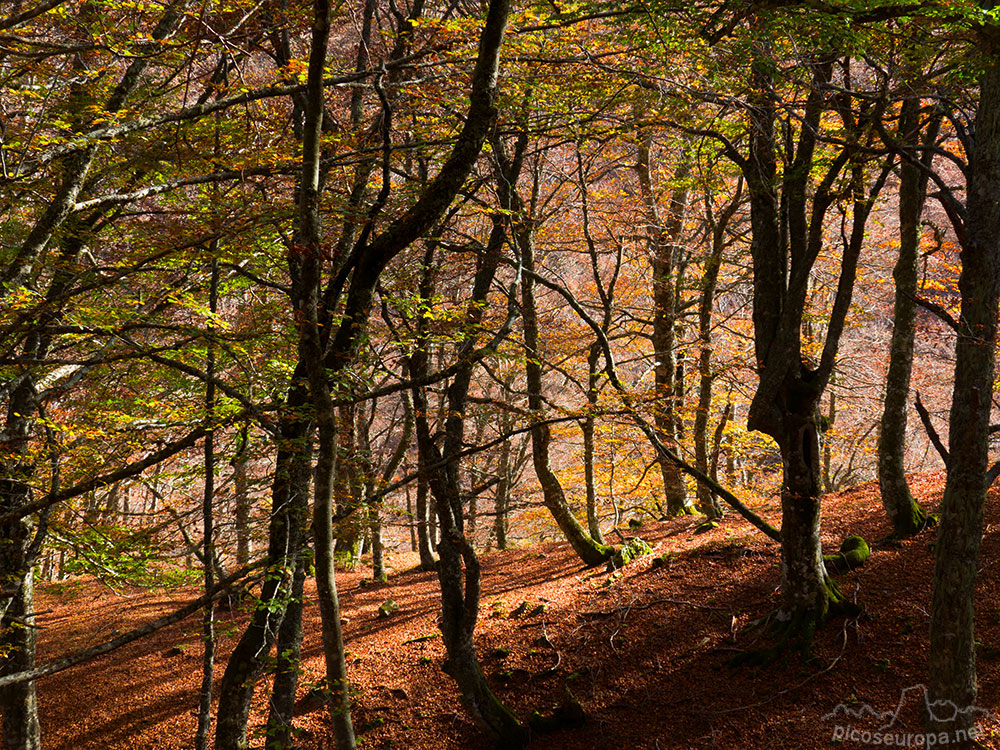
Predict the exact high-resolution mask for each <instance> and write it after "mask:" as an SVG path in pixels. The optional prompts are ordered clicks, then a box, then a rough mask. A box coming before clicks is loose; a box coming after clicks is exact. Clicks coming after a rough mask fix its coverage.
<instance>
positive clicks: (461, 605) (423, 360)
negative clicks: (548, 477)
mask: <svg viewBox="0 0 1000 750" xmlns="http://www.w3.org/2000/svg"><path fill="white" fill-rule="evenodd" d="M501 158H502V157H501ZM514 179H516V175H514ZM505 238H506V233H505V232H504V222H503V219H502V217H501V216H499V215H497V216H495V217H494V218H493V230H492V231H491V233H490V239H489V242H488V244H487V247H486V251H485V253H484V254H483V257H481V258H480V259H479V261H478V263H477V269H476V276H475V280H474V283H473V293H472V296H471V299H470V302H469V304H468V307H467V312H466V319H465V321H464V322H465V325H464V326H463V328H464V330H466V331H469V332H470V333H468V334H467V338H466V340H465V341H464V342H462V345H461V346H460V347H459V351H460V352H464V351H470V350H471V349H472V346H473V345H474V344H475V339H474V337H475V335H476V333H475V332H476V331H477V329H478V328H479V327H480V324H481V321H482V317H483V315H484V311H485V307H486V301H487V294H488V292H489V289H490V286H491V284H492V281H493V278H494V276H495V274H496V269H497V266H498V265H499V261H500V254H501V252H502V249H503V247H504V244H505ZM432 252H433V249H432V248H430V249H428V251H427V255H426V256H425V268H426V269H427V271H426V272H425V275H424V279H423V280H422V282H421V297H423V298H424V299H429V296H430V291H431V290H432V289H433V282H432V278H431V276H430V273H429V269H430V267H431V261H432V258H431V253H432ZM427 361H428V354H427V351H426V348H425V347H417V348H416V350H415V351H414V354H413V355H412V356H411V358H410V373H411V375H412V376H413V378H414V379H420V378H422V377H426V375H427V369H428V368H427ZM474 367H475V362H474V361H472V360H469V359H466V360H465V361H463V362H461V363H460V366H459V367H458V368H457V370H456V373H455V376H454V379H453V380H452V382H451V384H450V385H449V387H448V390H447V415H448V416H447V419H446V420H445V425H444V443H443V447H442V448H438V446H437V445H436V444H435V442H434V437H433V436H432V435H431V431H430V426H429V421H428V419H427V413H428V403H427V395H426V390H425V389H424V388H423V387H421V386H417V385H414V387H413V389H412V393H413V406H414V414H415V417H416V434H417V448H418V450H419V452H420V457H421V461H422V463H423V465H424V466H425V467H427V481H428V485H429V487H430V491H431V495H432V497H433V499H434V508H435V511H436V515H437V518H438V522H439V524H440V527H441V542H440V544H439V545H438V553H439V555H440V560H439V561H438V568H437V570H438V580H439V581H440V583H441V635H442V637H443V641H444V645H445V649H446V650H447V653H448V660H447V662H446V664H445V666H444V669H445V671H446V672H447V673H448V674H449V675H451V677H452V678H453V679H454V680H455V683H456V685H457V686H458V689H459V694H460V699H461V701H462V705H463V706H464V707H465V709H466V710H467V711H468V712H469V715H470V716H471V717H472V719H473V721H475V722H476V724H477V725H478V726H479V728H480V729H481V730H482V731H483V732H484V733H485V734H486V735H487V737H489V738H490V740H491V741H493V742H494V743H495V744H496V745H497V747H502V748H521V747H523V746H524V745H525V744H526V743H527V741H528V731H527V730H526V729H525V727H524V726H523V725H522V724H521V723H520V722H519V721H518V720H517V717H515V716H514V714H512V713H511V712H510V711H509V710H508V709H507V708H506V707H505V706H504V705H503V704H502V703H501V702H500V701H499V700H498V699H497V697H496V696H495V695H494V694H493V691H492V690H490V687H489V684H488V683H487V681H486V677H485V675H484V674H483V671H482V668H481V666H480V664H479V657H478V656H477V654H476V647H475V642H474V640H473V634H474V632H475V627H476V620H477V619H478V616H479V600H480V565H479V559H478V557H477V556H476V552H475V549H473V547H472V544H471V543H470V542H469V540H468V537H467V536H466V533H465V514H464V508H463V503H462V490H461V471H460V468H461V467H460V465H459V462H460V459H459V454H460V453H461V451H462V449H463V448H464V437H465V420H466V419H467V417H466V409H467V401H468V392H469V386H470V383H471V380H472V374H473V369H474ZM432 467H433V468H432Z"/></svg>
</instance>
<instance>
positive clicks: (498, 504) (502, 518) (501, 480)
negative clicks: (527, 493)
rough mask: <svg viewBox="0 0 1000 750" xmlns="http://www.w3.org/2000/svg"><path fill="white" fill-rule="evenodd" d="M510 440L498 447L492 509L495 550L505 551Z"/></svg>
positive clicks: (508, 498) (508, 496)
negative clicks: (495, 485)
mask: <svg viewBox="0 0 1000 750" xmlns="http://www.w3.org/2000/svg"><path fill="white" fill-rule="evenodd" d="M510 473H511V466H510V440H505V441H504V442H503V443H501V445H500V458H499V459H498V460H497V489H496V495H495V496H494V497H495V500H494V508H493V513H494V515H493V535H494V536H495V537H496V540H497V549H507V507H508V505H509V504H510Z"/></svg>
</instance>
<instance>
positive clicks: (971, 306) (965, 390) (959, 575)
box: [929, 55, 1000, 747]
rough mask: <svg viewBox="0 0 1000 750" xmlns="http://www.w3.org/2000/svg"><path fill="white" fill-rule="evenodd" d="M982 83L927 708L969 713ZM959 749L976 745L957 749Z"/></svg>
mask: <svg viewBox="0 0 1000 750" xmlns="http://www.w3.org/2000/svg"><path fill="white" fill-rule="evenodd" d="M986 62H987V67H986V70H985V71H984V72H983V74H982V75H981V77H980V81H979V84H980V100H979V106H978V110H977V113H976V122H975V133H976V140H975V148H974V150H972V152H971V153H970V154H969V179H968V193H967V194H968V200H967V206H966V216H967V219H966V224H965V227H964V232H963V233H962V234H964V237H963V238H962V271H961V274H960V276H959V282H958V286H959V292H960V294H961V300H962V311H961V317H960V318H959V335H958V342H957V344H956V348H955V390H954V392H953V395H952V402H951V415H950V428H949V436H948V443H949V460H948V479H947V482H946V483H945V490H944V497H943V499H942V501H941V521H940V529H939V531H938V539H937V548H936V552H935V565H934V590H933V595H932V599H931V649H930V693H931V700H934V701H942V700H946V701H951V702H952V703H953V704H954V705H955V706H956V707H957V708H959V709H965V708H968V707H971V706H973V705H974V704H975V702H976V695H977V687H976V652H975V633H974V627H973V622H974V611H975V607H974V600H975V589H976V586H975V584H976V573H977V565H978V560H979V546H980V541H981V539H982V533H983V506H984V504H985V500H986V491H987V489H988V488H987V486H986V475H987V468H988V463H989V421H990V410H991V407H992V394H993V370H994V360H995V357H996V341H997V313H998V299H1000V231H998V228H1000V199H998V196H1000V57H997V56H996V55H994V56H991V57H989V58H988V59H987V61H986ZM975 718H976V717H975V712H972V711H969V712H964V713H963V712H961V711H960V712H959V713H958V715H957V716H956V718H955V720H954V721H953V722H949V723H948V725H947V726H939V725H936V724H935V722H933V721H931V722H930V725H929V729H930V730H932V731H956V730H959V729H961V730H968V729H970V728H971V727H972V725H973V722H974V721H975ZM956 746H959V747H968V746H971V743H962V744H957V743H956Z"/></svg>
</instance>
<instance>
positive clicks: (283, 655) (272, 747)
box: [264, 554, 309, 750]
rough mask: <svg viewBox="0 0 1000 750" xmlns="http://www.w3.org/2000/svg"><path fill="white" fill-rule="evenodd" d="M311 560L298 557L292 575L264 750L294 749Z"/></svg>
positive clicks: (278, 642) (279, 643)
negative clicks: (304, 596)
mask: <svg viewBox="0 0 1000 750" xmlns="http://www.w3.org/2000/svg"><path fill="white" fill-rule="evenodd" d="M308 562H309V561H308V559H307V556H306V555H305V554H302V555H299V558H298V560H297V561H296V564H295V572H294V573H293V574H292V589H291V595H290V597H289V599H288V606H287V607H286V608H285V617H284V619H283V620H282V621H281V628H280V629H279V630H278V638H277V641H276V642H275V665H274V683H273V685H272V687H271V700H270V701H268V715H267V726H266V731H265V732H264V735H265V740H264V748H265V750H289V748H292V747H294V746H295V745H294V740H295V736H294V733H293V727H292V717H293V710H294V707H295V691H296V689H297V688H298V685H299V667H300V658H299V657H300V654H301V651H302V604H303V602H302V587H303V584H304V582H305V579H306V568H307V566H308Z"/></svg>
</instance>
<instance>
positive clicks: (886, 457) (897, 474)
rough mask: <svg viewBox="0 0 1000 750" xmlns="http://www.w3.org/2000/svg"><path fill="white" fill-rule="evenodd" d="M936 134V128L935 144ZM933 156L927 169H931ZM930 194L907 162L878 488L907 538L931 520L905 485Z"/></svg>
mask: <svg viewBox="0 0 1000 750" xmlns="http://www.w3.org/2000/svg"><path fill="white" fill-rule="evenodd" d="M918 108H919V101H918V100H917V99H908V100H906V102H904V104H903V112H902V114H901V116H900V131H901V132H903V133H904V134H905V133H909V132H910V130H911V129H912V128H913V127H914V126H915V125H916V121H917V118H918V117H919V111H918ZM936 133H937V127H936V126H934V125H932V126H931V127H930V129H929V133H928V138H929V141H930V142H931V143H933V141H934V137H935V135H936ZM931 158H932V157H930V156H928V157H926V158H925V159H924V167H925V168H930V160H931ZM926 192H927V176H926V173H925V172H924V170H923V169H921V167H920V166H918V165H915V164H911V163H909V162H903V164H902V167H901V168H900V176H899V257H898V259H897V260H896V266H895V268H894V269H893V272H892V277H893V279H894V281H895V282H896V300H895V303H894V306H893V317H892V340H891V343H890V345H889V372H888V373H887V375H886V380H885V403H884V407H883V411H882V420H881V425H880V427H881V429H880V431H879V438H878V484H879V490H880V492H881V495H882V505H883V507H884V508H885V512H886V514H887V515H888V516H889V520H890V521H891V522H892V536H893V537H895V538H896V539H905V538H906V537H909V536H913V535H914V534H916V533H917V532H919V531H920V530H921V529H923V528H924V527H925V526H926V525H927V523H928V521H929V520H930V517H929V516H928V515H927V513H925V512H924V510H923V508H921V507H920V504H919V503H918V502H917V501H916V500H915V499H914V498H913V495H912V493H911V492H910V486H909V484H908V483H907V481H906V468H905V465H904V458H905V456H906V414H907V408H908V401H909V395H910V374H911V373H912V371H913V341H914V333H915V330H916V325H915V323H916V301H915V298H916V295H917V257H918V255H919V251H920V216H921V213H922V212H923V206H924V197H925V195H926Z"/></svg>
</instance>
